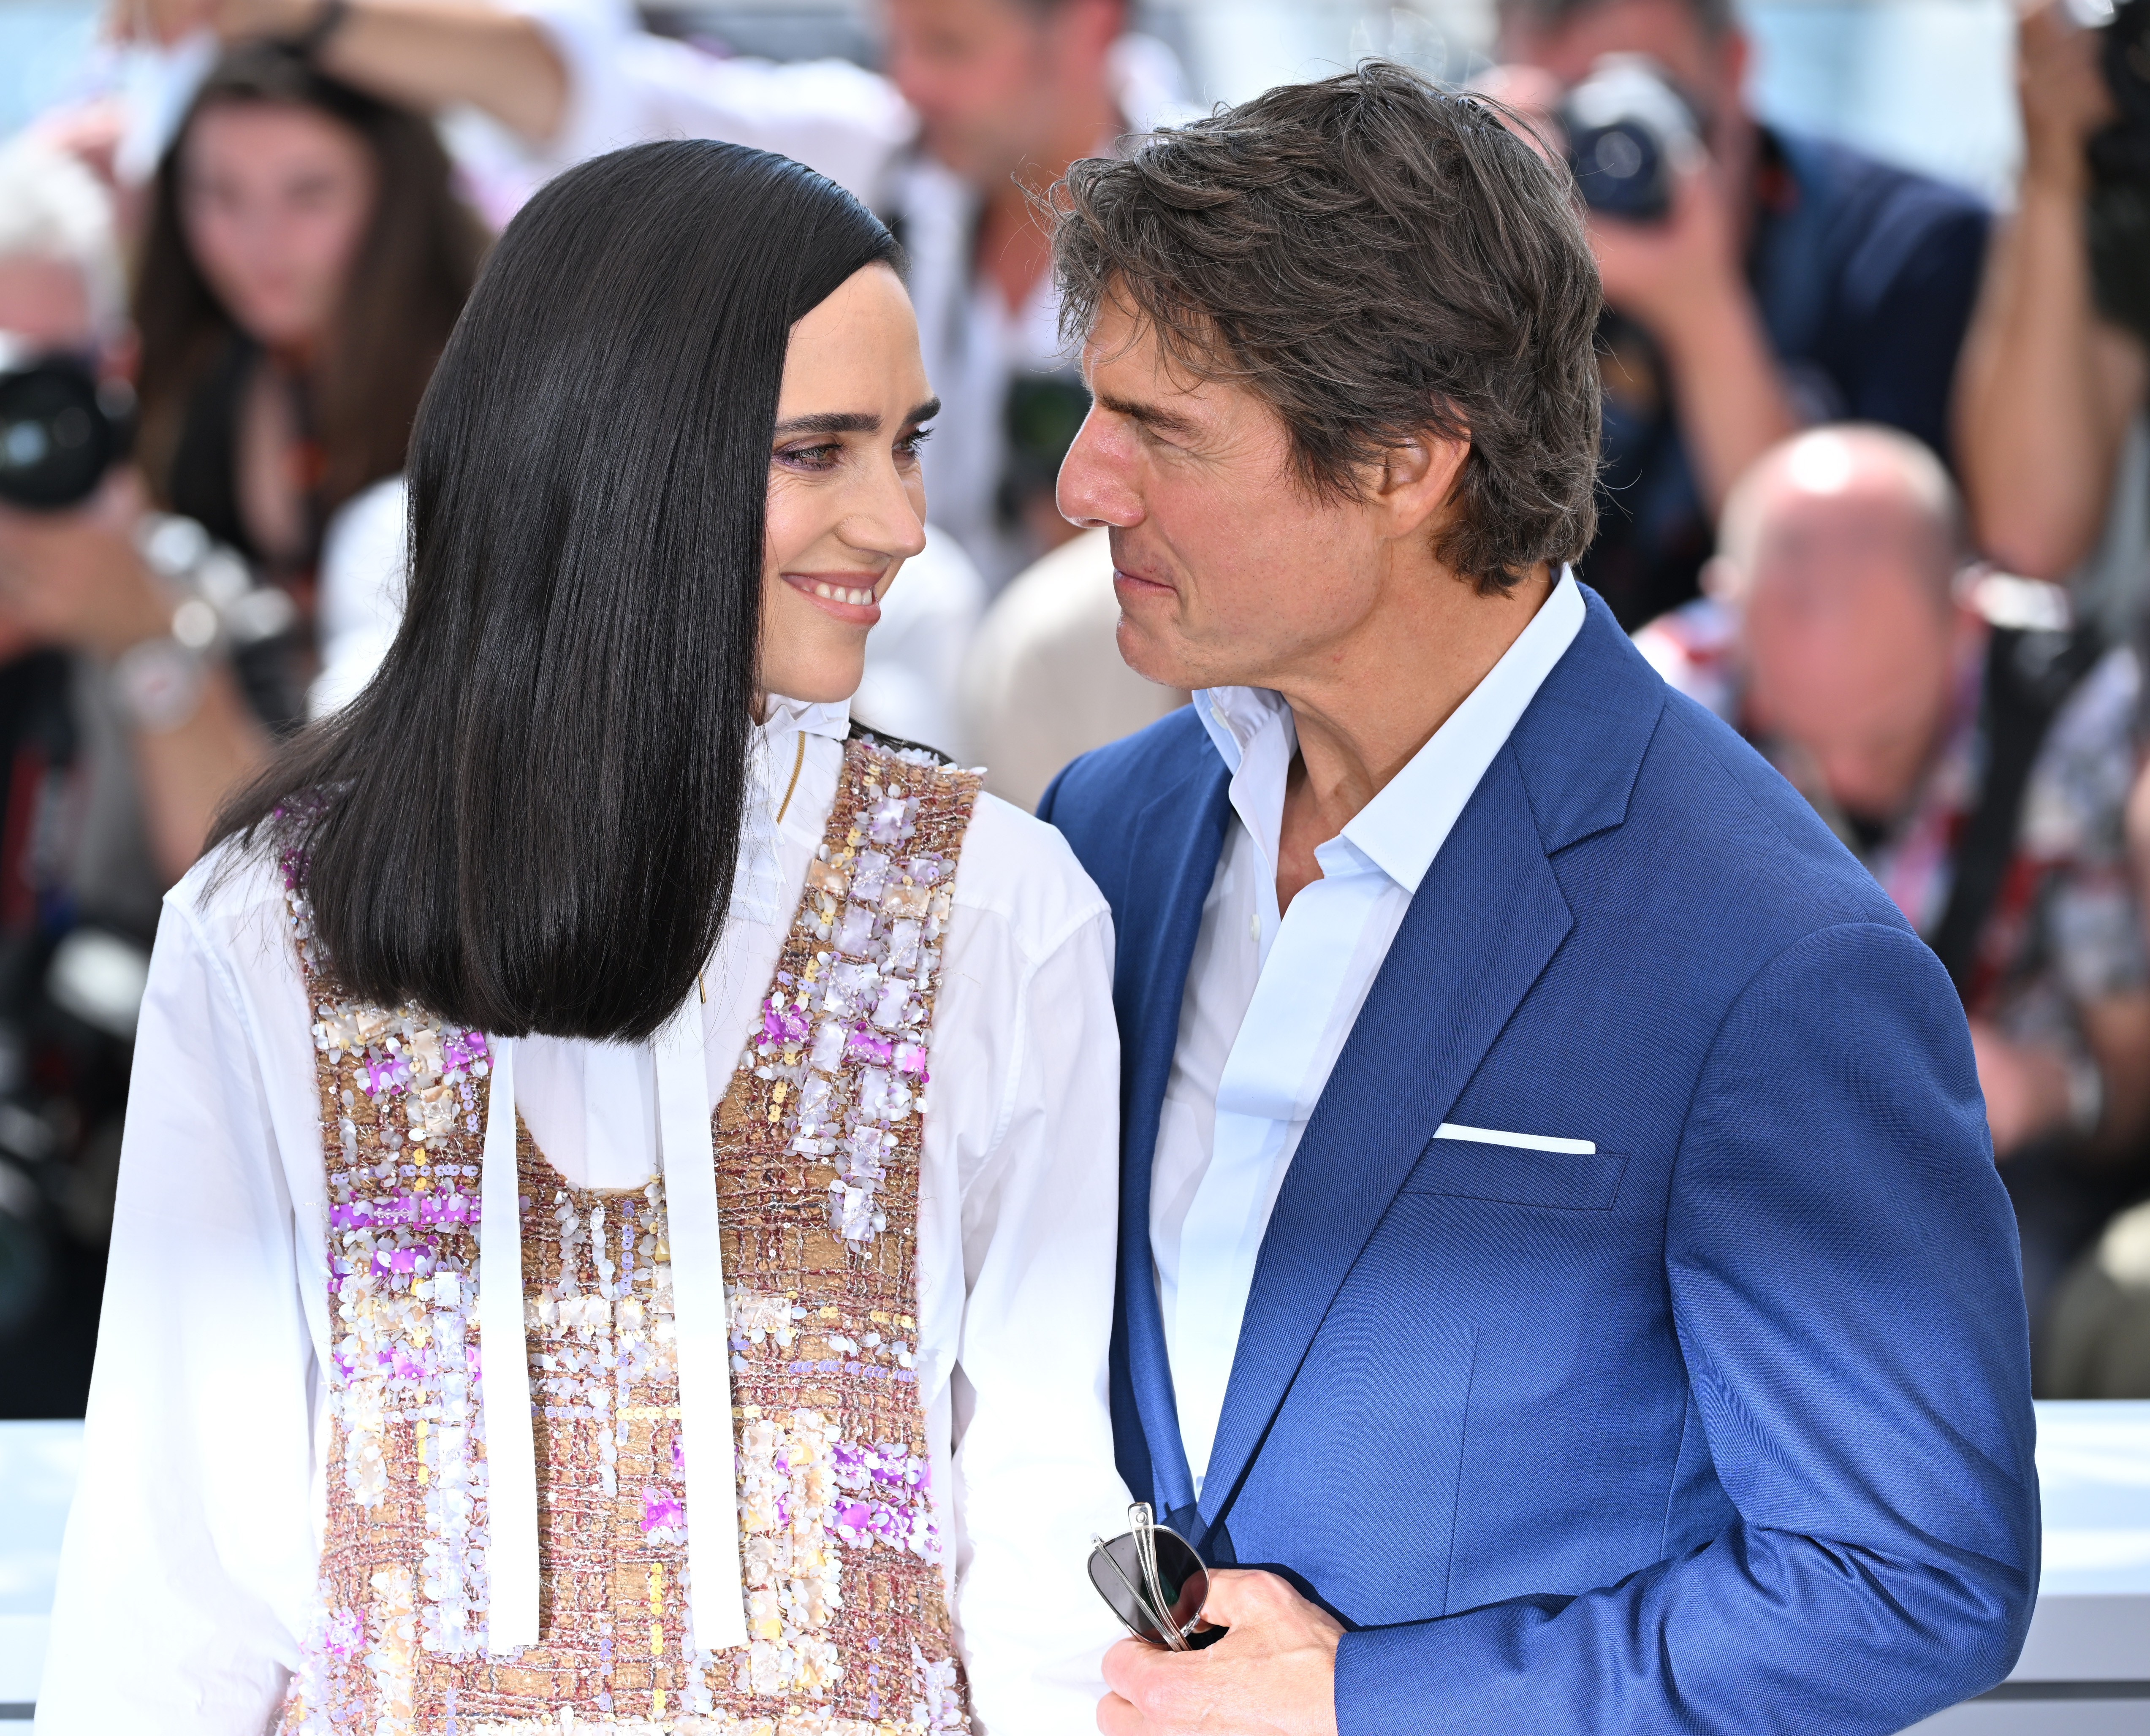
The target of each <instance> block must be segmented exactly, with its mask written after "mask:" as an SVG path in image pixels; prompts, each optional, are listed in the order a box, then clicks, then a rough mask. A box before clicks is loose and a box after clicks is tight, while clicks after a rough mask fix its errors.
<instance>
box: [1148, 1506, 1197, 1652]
mask: <svg viewBox="0 0 2150 1736" xmlns="http://www.w3.org/2000/svg"><path fill="white" fill-rule="evenodd" d="M1153 1535H1154V1536H1155V1538H1156V1542H1157V1582H1158V1590H1160V1591H1162V1592H1163V1593H1164V1599H1165V1602H1166V1604H1167V1606H1168V1607H1167V1610H1166V1613H1167V1614H1168V1615H1169V1616H1170V1617H1172V1622H1173V1626H1174V1627H1178V1629H1179V1631H1180V1632H1181V1633H1186V1632H1187V1630H1188V1629H1189V1628H1190V1627H1193V1626H1194V1621H1195V1617H1198V1616H1199V1615H1200V1614H1201V1613H1202V1605H1203V1603H1204V1602H1205V1601H1206V1600H1207V1599H1208V1597H1209V1569H1208V1568H1206V1567H1204V1566H1203V1565H1202V1557H1200V1556H1199V1555H1197V1554H1196V1553H1195V1552H1194V1550H1193V1549H1191V1548H1189V1547H1188V1545H1187V1544H1186V1543H1184V1542H1182V1541H1181V1540H1180V1539H1179V1538H1178V1537H1174V1536H1173V1534H1172V1533H1171V1532H1168V1531H1161V1532H1156V1533H1154V1534H1153Z"/></svg>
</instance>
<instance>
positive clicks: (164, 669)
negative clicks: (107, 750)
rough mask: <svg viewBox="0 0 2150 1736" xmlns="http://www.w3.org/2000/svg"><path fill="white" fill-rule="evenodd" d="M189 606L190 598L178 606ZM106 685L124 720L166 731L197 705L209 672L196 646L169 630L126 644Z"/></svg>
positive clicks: (154, 732)
mask: <svg viewBox="0 0 2150 1736" xmlns="http://www.w3.org/2000/svg"><path fill="white" fill-rule="evenodd" d="M191 606H194V600H193V599H190V601H189V603H182V604H181V605H180V608H182V609H183V610H184V609H185V608H189V607H191ZM201 606H204V607H205V606H206V605H201ZM109 686H110V691H111V694H112V700H113V704H114V705H115V706H116V707H118V709H119V714H120V715H121V716H122V717H123V718H124V719H126V720H127V722H128V723H129V724H132V725H134V728H136V729H146V730H147V731H148V732H149V734H152V735H164V734H169V733H170V732H171V731H172V730H174V729H178V728H179V726H180V724H184V723H185V722H187V721H188V719H190V718H192V717H193V716H194V714H195V713H196V712H197V711H199V710H200V709H201V702H202V694H204V692H205V691H207V689H208V687H209V671H208V669H206V668H205V667H204V659H203V656H202V654H201V652H200V650H199V649H198V648H195V647H193V646H190V645H189V644H187V643H185V642H184V640H182V639H181V638H179V636H178V634H176V633H167V634H165V635H164V637H163V638H154V639H144V640H143V641H142V643H140V644H139V645H129V647H128V648H126V649H125V650H124V651H123V652H121V653H120V654H119V656H117V657H116V658H114V659H113V660H112V670H111V679H110V683H109Z"/></svg>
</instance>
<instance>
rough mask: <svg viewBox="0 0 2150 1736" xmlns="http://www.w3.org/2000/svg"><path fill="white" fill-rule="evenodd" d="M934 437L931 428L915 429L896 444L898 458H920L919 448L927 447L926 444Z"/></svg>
mask: <svg viewBox="0 0 2150 1736" xmlns="http://www.w3.org/2000/svg"><path fill="white" fill-rule="evenodd" d="M932 437H933V431H932V430H931V428H913V429H912V430H911V431H910V432H909V433H908V434H906V435H905V436H904V437H903V438H902V439H901V440H899V441H897V442H896V457H899V458H916V457H917V456H918V449H919V447H922V446H923V445H925V444H926V442H927V441H929V440H931V438H932Z"/></svg>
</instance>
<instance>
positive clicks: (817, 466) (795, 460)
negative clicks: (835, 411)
mask: <svg viewBox="0 0 2150 1736" xmlns="http://www.w3.org/2000/svg"><path fill="white" fill-rule="evenodd" d="M843 452H844V449H843V447H840V446H838V445H836V444H835V442H830V443H829V444H827V445H825V446H788V447H784V448H783V449H782V450H781V451H780V452H778V453H777V455H776V456H777V457H779V458H780V459H781V460H782V461H783V462H785V463H786V464H790V465H795V466H797V467H799V468H800V469H802V470H832V469H834V468H835V463H836V460H837V459H838V458H840V457H842V456H843Z"/></svg>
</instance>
